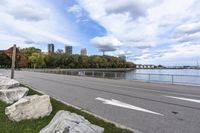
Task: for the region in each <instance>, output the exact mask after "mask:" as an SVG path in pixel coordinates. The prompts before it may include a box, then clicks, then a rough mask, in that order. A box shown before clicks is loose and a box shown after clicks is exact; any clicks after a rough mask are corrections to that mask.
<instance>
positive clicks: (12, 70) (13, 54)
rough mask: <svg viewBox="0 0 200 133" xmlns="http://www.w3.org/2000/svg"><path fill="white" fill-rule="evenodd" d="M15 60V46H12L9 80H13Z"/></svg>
mask: <svg viewBox="0 0 200 133" xmlns="http://www.w3.org/2000/svg"><path fill="white" fill-rule="evenodd" d="M15 60H16V44H14V45H13V53H12V67H11V79H13V78H14V71H15Z"/></svg>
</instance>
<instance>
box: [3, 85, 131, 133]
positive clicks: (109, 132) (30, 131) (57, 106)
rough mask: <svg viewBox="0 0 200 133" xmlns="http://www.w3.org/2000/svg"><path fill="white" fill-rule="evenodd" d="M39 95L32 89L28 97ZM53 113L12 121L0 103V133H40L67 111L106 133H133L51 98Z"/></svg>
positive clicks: (4, 105) (5, 105) (4, 106)
mask: <svg viewBox="0 0 200 133" xmlns="http://www.w3.org/2000/svg"><path fill="white" fill-rule="evenodd" d="M34 94H39V95H40V93H38V92H36V91H34V90H32V89H30V90H29V94H28V95H34ZM51 103H52V106H53V111H52V113H51V115H49V116H47V117H44V118H40V119H37V120H25V121H21V122H13V121H10V120H9V119H8V118H7V116H6V115H5V108H6V107H7V106H8V105H7V104H5V103H3V102H0V133H38V132H39V131H40V130H41V129H42V128H43V127H45V126H46V125H47V124H48V123H49V122H50V121H51V119H52V118H53V117H54V116H55V114H56V113H57V112H58V111H59V110H67V111H70V112H73V113H76V114H79V115H82V116H84V117H85V118H86V119H87V120H88V121H90V122H91V123H93V124H96V125H98V126H101V127H103V128H104V129H105V131H104V133H131V131H128V130H125V129H121V128H117V127H116V126H115V125H114V124H111V123H108V122H105V121H103V120H102V119H99V118H96V117H94V116H92V115H90V114H88V113H85V112H83V111H80V110H78V109H76V108H74V107H71V106H68V105H65V104H63V103H61V102H59V101H57V100H55V99H53V98H51Z"/></svg>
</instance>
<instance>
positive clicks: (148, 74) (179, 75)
mask: <svg viewBox="0 0 200 133" xmlns="http://www.w3.org/2000/svg"><path fill="white" fill-rule="evenodd" d="M124 79H126V80H144V81H155V82H167V83H178V84H194V85H200V70H197V69H137V70H133V71H129V72H127V73H126V75H125V77H124Z"/></svg>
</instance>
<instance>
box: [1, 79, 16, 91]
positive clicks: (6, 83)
mask: <svg viewBox="0 0 200 133" xmlns="http://www.w3.org/2000/svg"><path fill="white" fill-rule="evenodd" d="M19 85H20V83H19V82H18V81H16V80H14V79H10V78H7V77H4V76H0V90H1V89H9V88H13V87H18V86H19Z"/></svg>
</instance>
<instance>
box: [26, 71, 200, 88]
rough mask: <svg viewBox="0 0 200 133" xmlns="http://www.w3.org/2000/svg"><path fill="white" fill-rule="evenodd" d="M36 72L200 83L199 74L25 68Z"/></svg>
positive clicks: (188, 83)
mask: <svg viewBox="0 0 200 133" xmlns="http://www.w3.org/2000/svg"><path fill="white" fill-rule="evenodd" d="M25 70H28V71H34V72H44V73H54V74H64V75H73V76H87V77H97V78H109V79H122V80H140V81H145V82H162V83H168V84H187V85H200V76H198V75H172V74H146V73H133V72H129V71H125V72H105V71H101V70H99V71H97V70H95V71H92V70H89V71H85V70H76V69H73V70H70V69H25Z"/></svg>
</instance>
